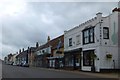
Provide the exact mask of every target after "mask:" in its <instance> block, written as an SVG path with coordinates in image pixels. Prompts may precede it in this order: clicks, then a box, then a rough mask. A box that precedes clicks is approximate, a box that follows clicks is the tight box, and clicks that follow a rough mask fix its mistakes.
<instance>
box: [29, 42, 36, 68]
mask: <svg viewBox="0 0 120 80" xmlns="http://www.w3.org/2000/svg"><path fill="white" fill-rule="evenodd" d="M36 44H38V43H36ZM37 48H38V46H36V47H30V48H29V47H28V55H27V56H28V64H29V66H34V65H35V50H36V49H37Z"/></svg>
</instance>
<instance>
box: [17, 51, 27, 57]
mask: <svg viewBox="0 0 120 80" xmlns="http://www.w3.org/2000/svg"><path fill="white" fill-rule="evenodd" d="M27 54H28V50H25V51H23V52H21V53H20V54H18V55H17V56H16V57H26V55H27Z"/></svg>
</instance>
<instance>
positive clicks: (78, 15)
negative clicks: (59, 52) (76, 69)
mask: <svg viewBox="0 0 120 80" xmlns="http://www.w3.org/2000/svg"><path fill="white" fill-rule="evenodd" d="M114 7H116V3H95V2H94V3H90V2H89V3H83V2H82V3H81V2H78V3H75V2H74V3H73V2H72V3H71V2H68V3H63V2H60V3H55V2H54V3H48V2H46V3H40V2H28V3H27V10H26V11H25V12H23V13H22V14H20V15H18V16H13V17H9V16H8V17H6V18H5V19H3V23H2V24H3V29H2V36H3V38H2V45H3V46H4V48H3V51H2V52H3V56H5V54H8V53H9V52H16V51H17V50H18V49H19V48H23V47H24V48H27V47H28V46H35V42H36V41H38V42H39V43H40V44H43V43H45V42H46V39H47V36H48V35H49V36H51V38H55V37H57V36H59V35H61V34H63V33H64V30H69V29H71V28H73V27H75V26H76V25H79V24H81V23H82V22H84V21H86V20H88V19H91V18H92V17H95V14H96V13H97V12H103V13H104V15H107V14H109V13H111V10H112V9H113V8H114ZM10 47H11V48H10Z"/></svg>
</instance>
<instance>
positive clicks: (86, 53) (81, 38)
mask: <svg viewBox="0 0 120 80" xmlns="http://www.w3.org/2000/svg"><path fill="white" fill-rule="evenodd" d="M119 12H120V10H119V8H115V9H113V11H112V13H111V14H110V15H108V16H105V17H103V16H102V13H100V12H99V13H97V14H96V17H94V18H92V19H90V20H88V21H86V22H84V23H82V24H80V25H79V26H76V27H75V28H73V29H70V30H68V31H65V32H64V51H65V53H64V55H65V68H67V69H68V68H69V69H79V70H82V71H96V72H100V71H102V70H111V69H112V70H113V69H114V70H115V69H119V68H118V13H119Z"/></svg>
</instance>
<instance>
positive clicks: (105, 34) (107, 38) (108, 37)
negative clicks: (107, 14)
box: [103, 27, 109, 39]
mask: <svg viewBox="0 0 120 80" xmlns="http://www.w3.org/2000/svg"><path fill="white" fill-rule="evenodd" d="M105 29H106V30H107V33H105V32H104V30H105ZM105 35H107V38H106V37H104V36H105ZM103 39H109V28H108V27H103Z"/></svg>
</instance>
